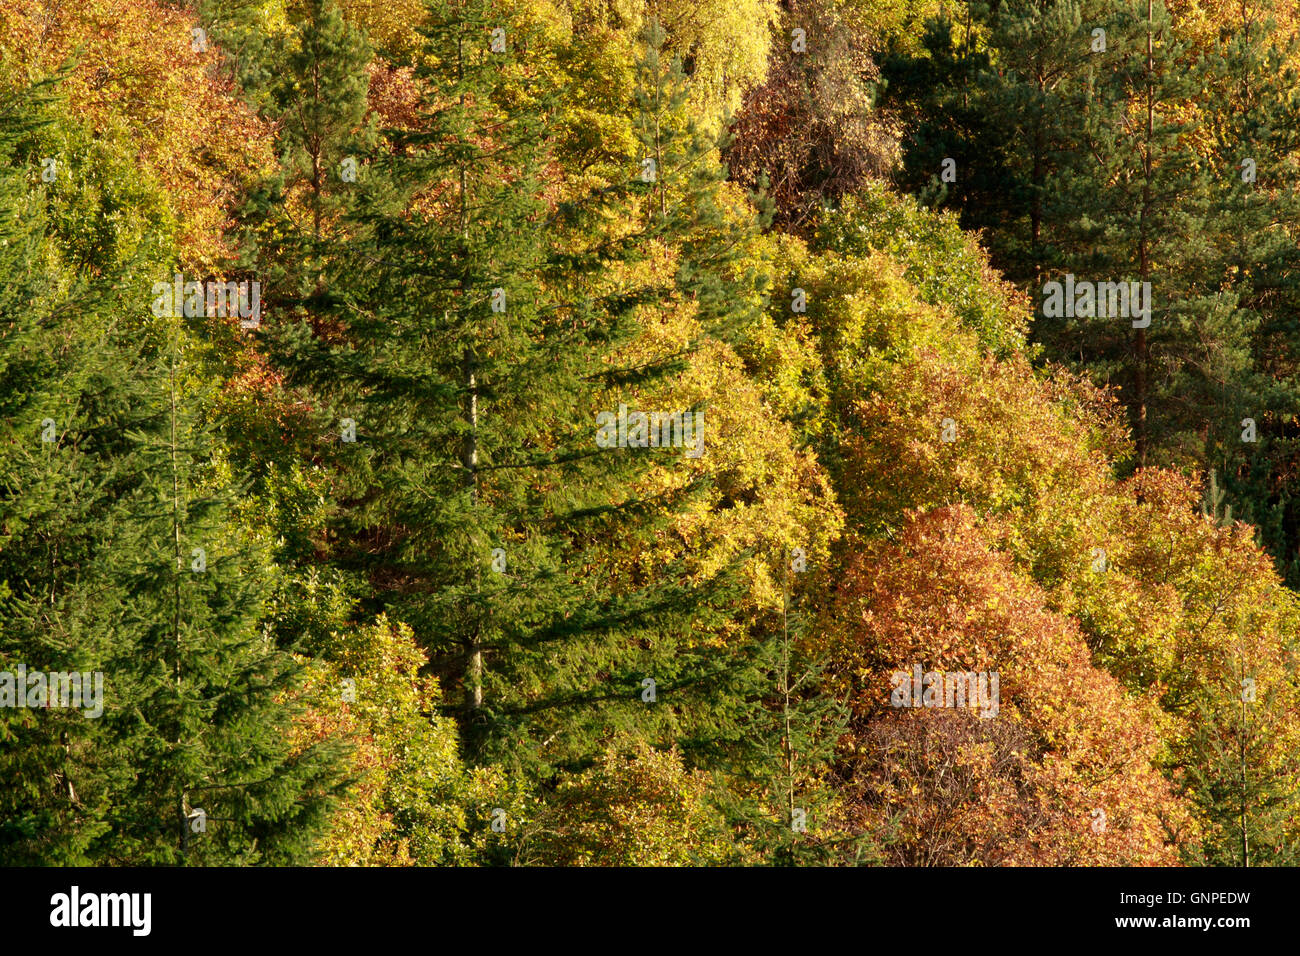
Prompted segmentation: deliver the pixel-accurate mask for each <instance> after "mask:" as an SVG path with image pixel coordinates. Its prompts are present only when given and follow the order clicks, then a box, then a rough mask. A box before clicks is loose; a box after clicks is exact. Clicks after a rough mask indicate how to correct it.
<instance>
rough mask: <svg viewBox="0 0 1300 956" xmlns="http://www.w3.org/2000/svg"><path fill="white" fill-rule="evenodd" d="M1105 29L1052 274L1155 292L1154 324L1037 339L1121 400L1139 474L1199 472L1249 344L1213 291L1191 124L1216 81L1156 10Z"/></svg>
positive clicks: (1085, 327) (1204, 188)
mask: <svg viewBox="0 0 1300 956" xmlns="http://www.w3.org/2000/svg"><path fill="white" fill-rule="evenodd" d="M1105 28H1107V34H1108V37H1109V41H1108V49H1107V52H1106V53H1105V54H1098V57H1099V62H1098V65H1097V68H1096V71H1095V73H1093V74H1092V76H1091V77H1090V79H1089V80H1088V81H1087V88H1086V90H1085V92H1086V96H1085V100H1086V104H1087V105H1086V107H1085V109H1086V111H1087V112H1086V116H1085V120H1084V136H1083V141H1082V144H1081V148H1082V149H1083V150H1084V151H1085V155H1084V157H1082V158H1081V160H1080V161H1079V162H1078V163H1075V164H1073V165H1072V167H1071V168H1069V169H1068V170H1066V171H1065V172H1064V173H1063V174H1062V175H1061V176H1058V177H1055V180H1054V181H1052V187H1054V188H1053V191H1054V192H1055V193H1056V195H1057V196H1059V199H1060V208H1061V209H1063V210H1067V211H1069V212H1068V218H1065V219H1063V220H1058V229H1059V231H1060V235H1061V237H1062V239H1061V243H1060V248H1061V256H1060V258H1059V260H1058V263H1059V265H1058V268H1060V269H1062V270H1064V271H1066V272H1069V273H1072V274H1073V275H1075V276H1076V278H1077V279H1079V280H1085V281H1092V282H1138V283H1149V289H1150V302H1148V303H1147V304H1148V305H1149V306H1150V322H1149V325H1147V324H1146V320H1145V317H1133V316H1131V315H1130V316H1128V317H1126V316H1123V315H1116V316H1099V315H1097V307H1096V306H1095V305H1094V306H1092V308H1088V306H1087V305H1086V304H1084V305H1083V306H1081V311H1083V312H1084V313H1085V314H1083V315H1082V316H1075V317H1073V318H1069V317H1066V316H1065V315H1062V316H1053V317H1047V316H1045V317H1044V319H1042V320H1040V322H1039V324H1038V328H1039V331H1040V335H1041V336H1042V338H1043V339H1044V340H1045V341H1046V342H1047V343H1048V345H1049V348H1050V350H1051V352H1052V354H1056V355H1068V356H1074V357H1076V360H1077V359H1078V358H1080V357H1081V358H1082V362H1083V364H1084V365H1086V366H1087V367H1088V368H1089V370H1090V371H1091V372H1092V374H1093V376H1094V378H1095V379H1097V380H1098V381H1101V382H1104V383H1107V384H1112V385H1118V386H1120V388H1121V393H1120V397H1121V399H1122V400H1123V401H1124V402H1125V404H1126V405H1127V406H1128V409H1129V412H1130V418H1131V421H1132V425H1133V431H1134V439H1135V444H1136V460H1137V463H1138V464H1154V463H1157V462H1158V461H1189V460H1190V461H1198V460H1200V458H1201V456H1202V455H1203V453H1204V438H1203V436H1204V429H1205V428H1206V427H1207V424H1213V423H1215V422H1223V421H1227V420H1229V419H1230V417H1231V416H1230V414H1229V410H1230V409H1231V408H1233V407H1235V406H1236V404H1237V403H1239V401H1240V394H1239V393H1240V390H1241V389H1242V388H1243V387H1244V385H1245V382H1244V381H1243V375H1244V373H1245V371H1246V369H1247V368H1248V364H1249V363H1248V345H1247V338H1248V335H1249V331H1250V329H1249V322H1248V317H1246V316H1243V315H1240V314H1239V313H1238V312H1237V310H1236V298H1235V296H1234V295H1232V294H1231V293H1223V292H1222V291H1220V290H1214V289H1211V288H1207V285H1206V282H1205V277H1206V276H1207V275H1208V274H1209V268H1208V267H1209V264H1210V262H1211V261H1212V259H1213V246H1214V243H1213V241H1212V238H1211V237H1212V235H1213V228H1212V219H1213V213H1214V206H1213V202H1212V194H1211V190H1210V187H1209V183H1208V182H1207V176H1206V172H1205V168H1204V163H1203V162H1202V161H1201V158H1200V157H1199V156H1198V155H1197V153H1196V152H1195V150H1194V148H1193V145H1192V144H1191V142H1190V141H1189V135H1188V134H1189V133H1190V131H1191V129H1192V126H1193V121H1192V120H1191V119H1189V118H1188V116H1187V111H1188V109H1189V108H1190V104H1191V103H1192V101H1193V98H1194V96H1195V94H1196V93H1197V92H1198V91H1199V90H1200V88H1201V85H1202V83H1204V82H1205V77H1206V76H1207V71H1208V67H1207V66H1206V64H1205V62H1204V60H1203V58H1202V57H1199V56H1197V55H1195V53H1194V51H1193V50H1192V48H1191V46H1190V45H1189V43H1188V42H1187V41H1184V40H1181V39H1180V38H1179V37H1178V36H1177V35H1176V34H1175V32H1174V29H1173V26H1172V23H1171V21H1170V17H1169V14H1168V11H1167V10H1166V9H1165V7H1164V6H1163V4H1161V3H1158V2H1156V0H1150V2H1145V0H1139V2H1138V3H1137V4H1129V5H1122V6H1120V7H1119V8H1117V9H1116V10H1115V12H1114V14H1113V19H1111V20H1110V21H1109V23H1108V24H1107V26H1106V27H1105ZM1102 57H1104V59H1101V58H1102ZM1053 278H1056V279H1064V277H1063V276H1054V277H1053ZM1139 288H1140V289H1141V288H1145V287H1143V286H1139ZM1071 305H1072V304H1071ZM1088 313H1091V314H1088ZM1207 409H1211V410H1212V411H1209V412H1208V413H1207ZM1207 419H1208V422H1207Z"/></svg>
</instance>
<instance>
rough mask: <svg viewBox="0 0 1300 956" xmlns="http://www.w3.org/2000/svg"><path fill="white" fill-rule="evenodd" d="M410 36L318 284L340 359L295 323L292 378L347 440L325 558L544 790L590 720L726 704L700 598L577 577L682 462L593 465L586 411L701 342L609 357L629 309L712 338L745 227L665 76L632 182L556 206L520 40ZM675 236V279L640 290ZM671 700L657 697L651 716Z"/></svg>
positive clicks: (471, 0) (581, 753) (670, 580)
mask: <svg viewBox="0 0 1300 956" xmlns="http://www.w3.org/2000/svg"><path fill="white" fill-rule="evenodd" d="M422 29H423V32H424V34H425V36H426V46H425V49H424V52H423V54H422V57H421V60H420V62H419V64H418V66H419V69H418V71H417V76H418V78H419V80H420V81H421V82H422V83H423V84H424V86H425V92H426V104H427V107H426V110H425V112H424V113H423V115H422V117H421V119H420V122H419V125H418V128H416V129H415V130H390V131H387V133H386V137H387V140H388V142H389V143H390V144H391V150H389V151H386V152H381V153H380V154H378V155H377V156H376V157H375V158H374V159H373V161H372V162H371V163H370V164H369V167H368V175H367V182H366V183H365V188H364V189H363V190H361V192H360V195H359V197H358V200H357V202H358V206H357V212H356V214H355V216H354V217H353V224H354V227H353V234H354V235H355V236H356V239H355V240H353V242H354V245H353V247H352V248H351V250H350V253H349V255H348V257H347V259H348V262H347V263H346V265H347V267H346V268H343V269H340V270H339V271H338V275H337V277H336V278H335V279H332V280H331V282H332V283H333V285H332V287H333V289H334V290H335V296H336V298H337V308H336V309H335V310H334V311H333V313H332V315H333V316H334V318H335V321H337V322H338V323H339V324H340V325H341V327H342V328H343V331H342V332H341V333H340V335H339V337H338V338H339V343H338V344H334V343H331V342H326V341H323V340H321V339H320V338H319V337H314V336H313V335H312V334H311V333H310V331H309V330H308V329H307V328H306V327H305V326H304V325H299V326H298V327H296V329H294V330H293V331H291V332H289V333H287V334H286V341H288V342H290V343H291V345H292V352H291V354H290V355H289V356H287V358H286V360H285V366H286V369H287V370H288V371H289V373H290V376H291V381H293V382H295V383H302V384H308V385H310V386H311V387H312V388H313V389H314V390H315V392H316V393H317V394H318V395H320V396H321V397H322V398H321V401H322V402H323V403H327V405H328V407H329V408H330V409H331V413H330V414H331V415H332V417H333V421H334V422H336V423H337V422H342V421H343V420H344V419H347V420H348V422H349V425H348V426H346V427H349V428H353V429H355V442H353V441H351V433H349V434H348V435H346V436H344V435H342V432H336V434H340V436H341V437H342V439H343V440H342V442H341V443H340V447H342V448H343V454H342V455H341V456H340V459H339V460H340V468H339V499H340V505H341V512H340V520H339V522H338V525H337V534H338V541H339V552H340V560H341V562H342V563H343V564H344V565H345V566H346V567H349V568H352V569H355V570H357V571H358V572H360V573H364V574H365V575H366V576H367V577H368V579H369V580H370V582H371V586H372V590H373V595H374V596H373V600H372V601H371V602H370V603H369V604H368V605H367V607H366V610H380V609H383V610H388V611H390V612H391V613H395V614H396V615H397V616H399V617H400V619H401V620H403V621H404V622H406V623H408V624H410V625H411V627H412V628H413V630H414V632H415V633H416V635H417V637H419V638H420V640H421V641H422V643H424V645H425V646H426V647H428V648H429V650H430V652H431V657H432V658H433V666H434V668H435V670H436V671H437V672H438V673H439V674H440V676H441V677H443V679H444V683H445V685H446V686H447V687H448V689H449V696H450V692H451V690H452V688H454V687H456V686H457V685H458V686H459V694H460V696H461V699H462V701H463V703H462V704H461V705H460V707H459V715H460V717H461V727H462V732H463V734H464V736H465V743H466V745H467V748H468V751H469V753H470V754H471V755H472V756H473V757H474V758H475V759H476V760H478V761H488V760H500V761H502V762H504V763H506V764H511V763H514V764H521V765H525V766H528V767H531V768H533V769H535V770H538V771H539V772H541V771H542V770H543V769H544V768H545V767H546V766H550V765H554V764H555V763H556V762H573V761H578V762H581V761H583V760H585V759H590V758H591V757H593V756H594V754H595V753H596V752H597V751H598V748H599V746H600V741H599V739H598V736H599V733H600V731H599V728H601V727H609V726H611V725H612V726H615V727H619V726H635V727H641V728H647V727H658V728H659V730H658V731H657V732H658V733H659V734H660V735H661V736H664V735H666V734H667V733H668V731H667V729H666V728H670V727H672V726H674V725H675V724H676V723H677V722H678V721H680V720H682V719H684V718H683V709H682V705H683V704H684V703H685V701H686V700H687V699H690V698H691V697H692V696H695V697H700V698H707V697H709V696H711V695H712V696H713V697H715V698H716V697H717V696H718V694H719V692H720V688H722V687H723V686H724V681H723V680H722V677H721V672H722V671H723V670H725V667H724V662H723V661H722V660H721V659H720V658H721V651H720V650H719V649H717V648H716V647H711V646H710V645H709V643H708V642H707V641H704V640H702V639H701V638H700V637H699V632H697V630H696V629H700V630H701V631H702V632H704V633H707V631H708V629H709V627H710V626H711V622H712V621H716V620H718V619H719V618H720V616H721V614H722V611H721V609H720V607H719V608H714V609H709V608H707V607H705V606H703V605H702V604H701V599H700V596H699V595H700V593H701V592H700V588H701V587H702V586H704V587H705V588H706V590H707V582H704V583H703V584H702V583H701V582H694V581H690V580H688V579H687V578H686V576H685V574H684V573H681V574H676V575H674V574H673V573H672V572H671V570H670V572H669V573H663V572H662V571H660V572H659V573H658V574H657V577H656V579H654V580H635V579H632V580H628V581H624V582H622V584H623V586H621V587H617V588H616V587H611V585H610V582H609V580H608V578H605V579H602V577H601V576H600V575H598V574H597V573H596V571H595V569H596V568H598V567H599V566H600V564H599V554H598V550H597V548H598V545H600V544H601V543H603V542H607V541H608V539H609V536H611V535H618V536H622V537H624V538H625V539H626V540H627V541H634V540H638V539H644V540H645V541H647V542H648V541H650V540H652V539H653V537H654V535H655V533H656V531H657V530H658V529H659V528H661V527H662V526H663V525H664V523H665V521H666V517H665V516H666V515H670V514H671V512H672V509H673V507H674V505H673V502H671V501H667V502H665V501H647V500H640V499H638V498H637V497H636V495H635V494H634V493H632V489H633V488H634V487H635V479H636V476H637V475H639V474H644V473H645V472H646V471H647V469H650V468H654V467H670V466H671V465H670V463H671V462H672V461H673V460H676V459H678V458H679V457H680V455H681V454H682V451H683V450H682V449H675V448H643V449H636V448H626V449H625V448H617V449H602V448H601V447H599V446H598V445H597V443H596V435H597V426H596V423H597V415H598V413H599V412H601V411H602V409H601V408H600V407H598V405H597V402H598V401H601V400H602V399H601V396H602V395H603V394H606V393H608V392H610V391H615V393H616V390H617V389H619V388H624V387H629V386H634V385H636V384H638V383H645V382H648V381H652V380H654V379H656V378H661V377H662V376H664V375H666V374H668V373H670V372H672V371H674V370H677V369H680V368H681V367H683V363H684V362H686V361H687V360H688V357H689V355H690V352H691V350H692V348H694V343H692V342H683V343H681V345H680V347H679V348H676V349H673V350H671V352H670V354H667V355H664V356H661V357H660V358H658V359H655V360H653V361H651V362H649V363H643V364H641V365H639V366H638V367H634V368H621V367H620V366H619V365H618V364H617V363H616V362H611V361H610V359H611V357H613V356H615V355H616V354H617V353H618V350H619V349H620V348H621V347H622V346H624V345H626V344H627V343H629V342H630V341H632V340H633V339H634V338H635V337H636V335H637V334H638V328H639V322H640V321H641V320H642V319H641V316H642V310H644V309H646V308H648V307H650V306H651V305H652V304H654V303H659V302H663V301H664V300H665V298H668V299H671V300H674V301H683V300H684V301H689V302H690V303H691V304H692V305H693V306H694V307H695V308H696V309H697V310H698V315H699V317H700V324H701V327H702V328H703V329H705V330H707V331H708V332H710V333H715V334H723V333H724V330H725V329H726V328H727V327H729V326H735V325H736V324H737V316H738V314H740V315H742V316H743V314H744V310H746V309H748V308H750V302H751V298H752V296H751V295H750V294H749V293H748V292H747V291H746V290H747V288H748V286H747V285H746V284H747V283H749V284H750V285H752V283H753V282H754V278H753V276H750V275H744V274H739V275H737V274H736V272H735V271H729V270H731V264H732V263H733V262H734V261H735V259H736V256H737V252H736V250H735V246H736V244H737V236H736V235H735V234H734V232H735V230H734V228H733V227H730V226H728V225H727V223H726V222H724V221H723V219H722V215H721V211H720V208H719V204H718V203H717V202H716V200H715V199H714V198H713V197H714V194H715V192H716V190H717V188H718V183H719V180H720V178H721V173H720V171H719V170H718V168H717V166H716V162H712V161H710V159H709V156H708V154H707V150H705V149H704V148H703V146H702V144H701V143H700V139H699V136H698V134H695V133H694V132H693V130H691V129H690V128H689V124H687V123H685V122H684V121H683V120H682V118H681V115H680V114H681V103H682V94H681V93H680V91H679V90H677V89H672V88H671V87H672V86H673V84H676V85H677V86H680V85H681V78H680V68H677V72H676V74H675V77H676V78H675V79H671V80H669V81H665V80H664V79H663V77H662V73H663V72H664V71H662V70H660V71H659V73H657V74H655V76H654V84H655V86H654V87H653V88H647V89H646V90H645V92H644V94H643V97H642V99H641V101H640V102H641V106H642V110H641V114H640V115H641V116H643V117H645V118H646V122H643V123H642V124H641V125H640V132H641V141H642V142H643V143H644V144H645V145H644V149H645V151H646V154H645V155H644V156H636V157H628V168H627V175H626V178H625V179H624V180H623V181H621V182H615V183H611V184H609V185H608V186H607V187H605V188H602V189H595V190H584V191H579V192H578V193H576V194H572V195H570V194H566V193H565V192H564V190H562V189H561V188H560V187H559V186H558V185H556V184H554V183H551V182H550V181H549V180H548V178H547V177H548V173H547V170H548V163H549V162H550V157H549V150H550V148H551V144H552V143H553V141H554V138H555V133H554V131H553V129H552V125H553V123H554V119H555V116H556V105H555V100H556V96H557V92H558V91H557V90H555V89H553V88H550V87H548V86H547V85H546V80H545V77H544V75H542V74H541V73H540V72H539V71H534V70H533V69H532V68H531V66H530V64H529V61H528V59H527V55H526V53H525V51H526V49H527V47H528V38H527V36H526V34H524V33H523V31H522V28H519V27H517V26H515V25H513V24H512V23H511V21H510V20H509V19H508V18H507V17H506V16H505V15H504V14H503V13H501V12H500V11H499V10H498V9H497V8H496V7H495V6H494V5H492V4H491V3H487V2H483V0H467V2H433V3H431V4H430V5H429V16H428V18H427V23H426V25H425V26H424V27H423V28H422ZM652 46H653V44H652ZM656 49H657V48H656ZM653 62H654V63H656V64H657V60H656V61H653ZM651 69H652V71H653V69H654V67H652V68H651ZM665 83H667V86H666V87H664V89H660V88H659V86H660V85H661V84H665ZM647 159H649V160H652V161H653V163H654V166H653V168H652V167H651V166H650V165H649V164H647V163H645V162H644V161H645V160H647ZM637 210H640V212H639V213H637ZM629 221H630V222H633V223H636V224H637V225H638V228H636V229H634V230H630V231H629V230H627V229H626V228H624V225H623V224H624V223H626V222H629ZM687 230H690V232H691V240H690V241H689V242H687V241H683V240H681V239H680V238H679V237H680V236H682V234H684V233H686V232H687ZM670 241H673V242H676V243H677V244H678V245H679V247H680V248H679V254H678V256H677V261H676V268H675V273H674V274H672V275H670V276H669V277H668V278H667V279H666V280H663V279H658V280H654V281H650V282H639V283H638V282H636V281H632V280H634V279H635V276H636V272H635V266H636V265H637V264H638V263H641V262H648V261H650V260H651V257H652V256H653V255H655V254H657V252H658V250H660V249H662V248H663V247H664V246H665V245H667V244H668V243H669V242H670ZM604 410H606V411H607V410H608V409H604ZM682 411H684V412H690V411H692V410H689V409H684V410H682ZM336 427H337V426H336ZM656 456H662V458H658V457H656ZM601 573H602V574H608V570H607V569H605V570H602V572H601ZM647 680H649V681H652V682H658V684H657V686H658V687H660V688H662V689H660V690H659V691H658V692H657V694H656V693H648V692H647V688H648V687H649V686H650V685H648V684H646V683H645V681H647ZM670 688H676V691H675V692H676V693H677V695H678V696H677V697H676V698H675V699H674V703H673V704H671V705H669V706H662V705H660V706H657V707H656V706H654V703H655V702H657V699H658V696H660V695H663V696H666V694H667V692H668V691H669V689H670ZM643 695H645V696H644V698H643ZM689 719H691V720H696V721H702V720H711V719H714V718H712V717H707V716H704V717H702V716H701V714H700V712H698V711H697V712H694V713H692V715H691V716H690V717H689ZM647 733H651V734H653V732H652V731H647Z"/></svg>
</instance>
